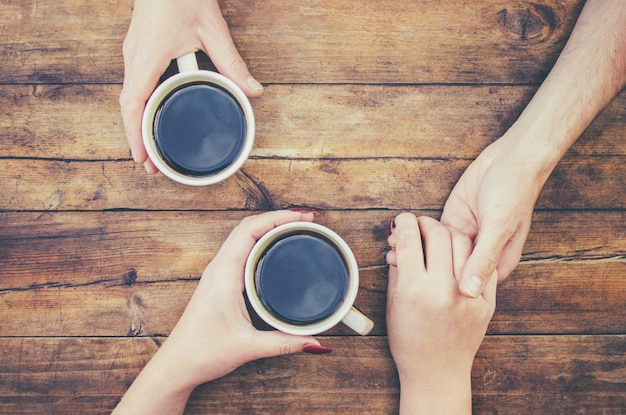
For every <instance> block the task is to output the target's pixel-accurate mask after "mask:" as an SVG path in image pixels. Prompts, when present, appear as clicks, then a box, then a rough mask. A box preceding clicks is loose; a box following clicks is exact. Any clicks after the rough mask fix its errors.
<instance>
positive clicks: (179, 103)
mask: <svg viewBox="0 0 626 415" xmlns="http://www.w3.org/2000/svg"><path fill="white" fill-rule="evenodd" d="M245 137H246V121H245V118H244V114H243V111H242V109H241V107H240V106H239V104H238V103H237V101H236V100H235V98H233V97H232V96H231V95H230V94H229V93H228V92H226V91H224V90H223V89H221V88H219V87H217V86H214V85H211V84H205V83H196V84H191V85H187V86H183V87H181V88H179V89H177V90H175V91H174V92H172V93H171V94H170V95H169V96H167V97H166V98H165V99H164V100H163V103H162V104H161V106H160V107H159V108H158V109H157V113H156V116H155V120H154V140H155V142H156V147H157V149H158V151H159V153H160V154H161V157H163V159H164V160H165V162H166V163H167V164H169V165H170V166H171V167H172V168H174V169H175V170H177V171H179V172H181V173H183V174H186V175H189V176H207V175H211V174H215V173H217V172H219V171H221V170H223V169H225V168H226V167H227V166H228V165H230V164H232V163H233V161H234V160H235V159H236V158H237V156H239V154H240V153H241V149H242V148H243V145H244V140H245Z"/></svg>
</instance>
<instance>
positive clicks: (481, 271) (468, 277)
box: [460, 221, 512, 297]
mask: <svg viewBox="0 0 626 415" xmlns="http://www.w3.org/2000/svg"><path fill="white" fill-rule="evenodd" d="M503 229H505V228H504V227H503V226H502V225H501V224H499V223H496V222H487V221H486V222H485V223H484V224H482V226H481V229H480V231H479V234H478V237H477V238H476V244H475V246H474V250H473V252H472V254H471V255H470V257H469V258H468V259H467V262H466V263H465V267H464V268H463V272H462V274H461V281H460V289H461V292H462V293H463V294H464V295H466V296H468V297H478V296H479V295H481V293H482V292H483V287H484V286H485V284H486V283H487V281H489V279H490V278H491V277H492V275H495V272H496V267H497V266H498V262H499V260H500V255H501V253H502V250H503V249H504V246H505V245H506V243H507V241H508V240H509V238H510V237H511V235H512V233H510V232H505V231H503Z"/></svg>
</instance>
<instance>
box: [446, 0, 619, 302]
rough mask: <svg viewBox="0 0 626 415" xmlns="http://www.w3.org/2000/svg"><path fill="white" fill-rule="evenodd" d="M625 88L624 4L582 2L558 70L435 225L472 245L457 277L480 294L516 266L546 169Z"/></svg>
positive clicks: (468, 175) (466, 178)
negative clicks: (489, 282)
mask: <svg viewBox="0 0 626 415" xmlns="http://www.w3.org/2000/svg"><path fill="white" fill-rule="evenodd" d="M625 84H626V2H624V1H623V0H588V1H587V3H586V4H585V6H584V8H583V10H582V12H581V14H580V17H579V19H578V22H577V23H576V26H575V28H574V30H573V31H572V34H571V36H570V38H569V40H568V42H567V44H566V46H565V48H564V49H563V52H562V53H561V55H560V56H559V59H558V60H557V62H556V64H555V65H554V67H553V68H552V70H551V72H550V74H549V75H548V77H547V78H546V79H545V81H544V83H543V84H542V85H541V87H540V88H539V89H538V91H537V93H536V94H535V96H534V97H533V99H532V100H531V102H530V103H529V104H528V106H527V107H526V108H525V110H524V111H523V113H522V114H521V115H520V117H519V119H518V120H517V121H516V122H515V124H514V125H513V126H512V127H511V128H510V129H509V130H508V131H507V132H506V133H505V134H504V135H503V136H502V138H500V139H499V140H497V141H496V142H494V143H493V144H492V145H490V146H489V147H487V148H486V149H485V150H484V151H483V152H482V153H481V154H480V155H479V156H478V158H476V160H475V161H474V162H473V163H472V164H471V165H470V166H469V167H468V169H467V170H466V171H465V173H464V174H463V176H462V177H461V179H460V180H459V181H458V183H457V184H456V185H455V187H454V189H453V190H452V193H451V194H450V197H449V199H448V201H447V202H446V204H445V207H444V210H443V215H442V217H441V222H442V223H444V224H445V225H446V226H448V227H450V228H451V229H455V230H457V231H459V232H461V233H463V234H465V235H467V236H468V237H470V238H471V239H472V241H474V244H475V247H474V249H473V252H472V254H471V256H470V257H469V259H468V260H467V263H466V264H465V266H464V267H463V270H462V271H461V272H460V273H459V275H457V277H458V279H459V284H460V287H461V290H462V291H463V293H464V294H465V295H467V296H471V297H475V296H478V295H480V293H481V292H482V290H483V287H484V285H485V283H486V281H487V280H488V279H489V278H490V276H491V275H493V273H494V270H496V271H497V277H498V280H499V281H502V280H503V279H505V278H506V277H507V276H508V275H509V274H510V273H511V271H513V269H514V268H515V267H516V266H517V264H518V262H519V260H520V257H521V254H522V248H523V246H524V243H525V241H526V237H527V236H528V231H529V229H530V223H531V219H532V212H533V209H534V206H535V203H536V201H537V197H538V196H539V193H540V191H541V188H542V187H543V185H544V183H545V182H546V180H547V179H548V177H549V175H550V173H551V172H552V170H553V169H554V168H555V167H556V165H557V163H558V162H559V160H560V159H561V158H562V157H563V155H564V154H565V152H566V151H567V150H568V148H569V147H570V146H571V145H572V144H573V143H574V141H575V140H576V139H577V138H578V137H579V136H580V135H581V134H582V132H583V131H584V130H585V129H586V128H587V126H588V125H589V124H590V123H591V121H593V119H594V118H595V117H596V115H597V114H598V113H599V112H600V111H601V110H602V109H603V108H604V107H605V106H606V105H607V104H608V103H609V102H610V101H611V99H613V98H614V97H615V95H617V93H618V92H619V91H620V90H621V89H622V88H623V87H624V85H625Z"/></svg>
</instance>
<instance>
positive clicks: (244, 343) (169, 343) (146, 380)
mask: <svg viewBox="0 0 626 415" xmlns="http://www.w3.org/2000/svg"><path fill="white" fill-rule="evenodd" d="M299 220H304V221H312V220H313V214H312V213H301V212H292V211H276V212H268V213H263V214H261V215H258V216H253V217H249V218H246V219H244V220H243V221H242V222H241V223H240V224H239V225H238V226H237V227H236V228H235V229H234V230H233V231H232V233H231V234H230V236H229V237H228V238H227V239H226V241H225V242H224V244H223V245H222V247H221V249H220V250H219V252H218V253H217V255H216V256H215V258H213V260H212V261H211V262H210V263H209V265H208V266H207V267H206V269H205V271H204V273H203V275H202V278H201V279H200V282H199V284H198V287H197V288H196V290H195V292H194V294H193V296H192V297H191V300H190V301H189V304H188V305H187V308H186V309H185V312H184V313H183V315H182V317H181V318H180V320H179V321H178V323H177V324H176V326H175V327H174V329H173V331H172V333H171V334H170V336H169V338H168V339H167V340H166V341H165V342H164V344H163V346H162V347H161V348H160V349H159V350H158V351H157V353H156V354H155V356H154V357H153V358H152V360H151V361H150V362H149V363H148V365H147V366H146V367H145V368H144V370H143V371H142V372H141V373H140V375H139V376H138V377H137V379H136V380H135V382H134V383H133V385H132V386H131V388H130V389H129V390H128V392H127V393H126V395H125V396H124V398H123V399H122V402H121V403H120V405H119V406H118V408H117V409H116V410H115V412H114V413H115V414H124V413H133V414H138V413H145V414H151V415H154V414H176V413H182V412H183V410H184V408H185V404H186V402H187V399H188V398H189V395H190V394H191V392H192V391H193V389H194V388H195V387H196V386H198V385H200V384H202V383H205V382H208V381H210V380H213V379H217V378H219V377H221V376H224V375H226V374H227V373H229V372H231V371H232V370H234V369H235V368H237V367H238V366H240V365H242V364H244V363H247V362H249V361H252V360H256V359H260V358H264V357H271V356H277V355H283V354H289V353H297V352H301V351H309V352H313V353H322V352H329V351H330V349H328V348H325V347H323V346H320V344H319V342H318V341H317V340H316V339H315V338H314V337H312V336H292V335H288V334H285V333H282V332H279V331H260V330H257V329H256V328H255V327H254V326H253V325H252V323H251V320H250V316H249V314H248V311H247V309H246V305H245V300H244V297H243V290H244V281H243V278H244V277H243V275H244V267H245V263H246V260H247V257H248V255H249V253H250V251H251V249H252V247H253V245H254V243H255V242H256V241H257V239H259V238H260V237H261V236H262V235H264V234H265V233H267V232H268V231H269V230H271V229H272V228H274V227H276V226H278V225H282V224H284V223H287V222H294V221H299Z"/></svg>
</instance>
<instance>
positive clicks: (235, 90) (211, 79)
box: [141, 69, 256, 186]
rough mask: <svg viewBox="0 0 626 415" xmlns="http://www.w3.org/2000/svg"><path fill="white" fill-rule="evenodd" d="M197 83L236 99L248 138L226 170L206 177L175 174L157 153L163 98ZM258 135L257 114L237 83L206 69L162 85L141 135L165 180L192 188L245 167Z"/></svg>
mask: <svg viewBox="0 0 626 415" xmlns="http://www.w3.org/2000/svg"><path fill="white" fill-rule="evenodd" d="M194 82H207V83H210V84H214V85H216V86H218V87H221V88H222V89H224V90H226V91H227V92H228V93H229V94H230V95H231V96H232V97H233V98H235V100H236V101H237V103H238V104H239V106H240V107H241V109H242V111H243V114H244V118H245V120H246V136H245V137H244V143H243V147H242V149H241V152H240V153H239V155H238V156H237V158H236V159H235V160H234V161H233V162H232V163H231V164H230V165H228V166H227V167H226V168H224V169H222V170H220V171H218V172H216V173H214V174H210V175H206V176H190V175H186V174H184V173H181V172H178V171H176V170H175V169H174V168H172V167H171V166H170V165H169V164H167V163H166V162H165V160H163V158H162V157H161V155H160V154H159V151H158V150H157V147H156V142H155V140H154V132H153V125H154V117H155V115H156V112H157V109H158V108H159V105H160V104H161V102H162V101H163V99H164V98H165V97H167V96H168V95H169V94H170V93H171V92H173V91H174V90H176V89H177V88H180V87H181V86H184V85H187V84H191V83H194ZM255 133H256V126H255V119H254V112H253V110H252V105H251V104H250V101H249V100H248V97H247V96H246V94H245V93H244V92H243V91H242V90H241V88H239V87H238V86H237V84H235V83H234V82H233V81H231V80H230V79H228V78H226V77H225V76H224V75H221V74H219V73H217V72H213V71H207V70H203V69H199V70H193V71H185V72H179V73H177V74H175V75H172V76H171V77H169V78H168V79H166V80H165V81H164V82H163V83H161V84H160V85H159V86H158V87H157V88H156V89H155V90H154V92H153V93H152V95H151V96H150V98H149V99H148V102H147V103H146V107H145V109H144V112H143V116H142V120H141V136H142V140H143V144H144V147H145V148H146V152H147V153H148V157H149V158H150V160H151V161H152V162H153V163H154V165H155V166H156V168H157V169H158V170H159V171H160V172H161V173H163V174H164V175H165V176H166V177H168V178H170V179H172V180H174V181H176V182H178V183H182V184H187V185H191V186H206V185H211V184H215V183H219V182H221V181H223V180H226V179H227V178H229V177H230V176H232V175H233V174H235V173H236V172H237V171H238V170H239V169H240V168H241V167H242V166H243V164H244V163H245V162H246V160H247V159H248V157H249V156H250V153H251V152H252V147H253V145H254V138H255Z"/></svg>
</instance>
